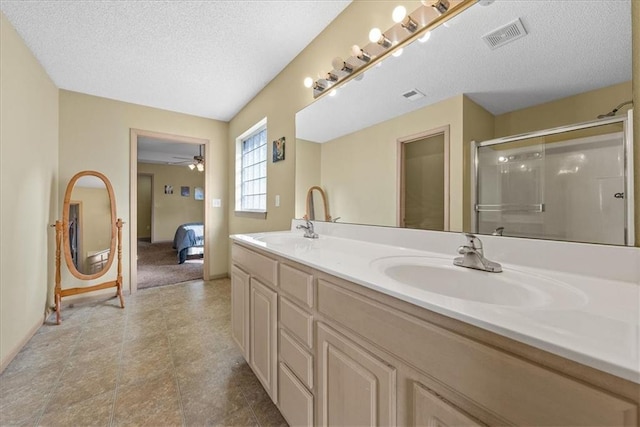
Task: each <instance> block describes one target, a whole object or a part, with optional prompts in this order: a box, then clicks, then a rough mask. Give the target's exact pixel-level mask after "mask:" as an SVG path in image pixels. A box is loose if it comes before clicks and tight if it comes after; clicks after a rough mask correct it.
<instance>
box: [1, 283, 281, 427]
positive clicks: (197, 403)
mask: <svg viewBox="0 0 640 427" xmlns="http://www.w3.org/2000/svg"><path fill="white" fill-rule="evenodd" d="M126 304H127V308H125V309H124V310H122V309H120V308H119V306H118V301H117V300H115V299H106V300H101V301H97V302H95V303H86V304H81V305H76V306H74V307H64V311H63V316H64V317H63V323H62V325H60V326H50V325H44V326H43V327H42V328H40V330H39V331H38V332H37V333H36V335H35V336H34V339H33V340H32V341H31V342H30V343H29V344H28V345H27V346H25V349H24V351H23V352H22V353H21V354H20V355H19V356H18V357H17V358H16V359H15V361H14V362H13V363H12V364H10V365H9V367H8V368H7V369H6V370H5V372H4V373H3V374H2V375H1V376H0V391H1V394H0V425H5V424H9V425H11V424H17V425H34V424H35V423H36V422H37V421H38V419H39V417H40V416H41V415H42V419H41V425H69V426H72V425H73V426H75V425H90V424H95V425H109V424H110V420H111V421H113V423H111V425H152V426H165V425H167V426H173V425H183V424H186V425H189V426H190V425H224V426H230V425H242V426H249V425H271V424H272V425H279V424H282V423H283V422H284V420H283V419H282V417H280V416H279V413H278V412H277V409H275V405H273V403H272V402H271V401H270V399H269V398H268V396H267V394H266V392H265V391H264V389H263V388H262V385H261V384H260V383H259V381H258V380H257V378H256V377H255V375H254V374H253V372H252V371H251V368H250V367H249V366H248V365H247V363H246V362H245V361H244V358H243V357H242V355H241V354H240V352H239V350H238V349H237V347H236V346H235V343H234V342H233V340H232V339H231V336H230V331H229V321H230V320H229V319H230V282H229V280H217V281H212V282H203V281H196V282H192V283H184V284H178V285H172V286H167V287H164V288H153V289H149V290H144V291H140V292H139V293H137V294H136V295H134V296H131V297H129V298H127V299H126ZM65 320H66V322H65ZM61 372H64V374H62V376H61ZM45 404H46V408H45V407H44V406H45ZM274 411H276V412H274Z"/></svg>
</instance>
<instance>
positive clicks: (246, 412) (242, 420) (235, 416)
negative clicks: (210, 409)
mask: <svg viewBox="0 0 640 427" xmlns="http://www.w3.org/2000/svg"><path fill="white" fill-rule="evenodd" d="M207 425H209V426H215V427H235V426H238V427H240V426H242V427H250V426H256V427H257V426H259V424H258V420H257V419H256V417H255V415H254V414H253V410H251V408H249V407H248V406H247V407H244V408H242V409H239V410H237V411H236V412H233V413H231V414H229V415H228V416H226V417H225V418H223V419H218V420H214V421H213V422H211V423H208V424H207Z"/></svg>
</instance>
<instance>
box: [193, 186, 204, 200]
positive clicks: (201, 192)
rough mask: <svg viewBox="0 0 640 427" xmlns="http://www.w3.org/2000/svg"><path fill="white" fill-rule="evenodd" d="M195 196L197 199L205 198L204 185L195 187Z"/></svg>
mask: <svg viewBox="0 0 640 427" xmlns="http://www.w3.org/2000/svg"><path fill="white" fill-rule="evenodd" d="M193 196H194V197H195V199H196V200H204V190H202V187H196V188H194V189H193Z"/></svg>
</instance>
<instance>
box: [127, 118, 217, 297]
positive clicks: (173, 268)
mask: <svg viewBox="0 0 640 427" xmlns="http://www.w3.org/2000/svg"><path fill="white" fill-rule="evenodd" d="M150 141H151V144H149V142H150ZM208 144H209V141H208V140H205V139H201V138H193V137H186V136H178V135H170V134H163V133H158V132H152V131H144V130H137V129H131V132H130V147H131V151H130V159H131V161H130V193H129V194H130V217H129V218H130V240H129V249H130V254H131V258H130V265H129V267H130V268H129V270H130V275H129V277H130V291H131V292H132V293H134V292H136V291H137V290H138V289H139V286H138V284H139V279H143V281H144V282H145V286H141V287H149V286H148V283H146V282H148V280H147V279H148V277H146V276H145V277H142V275H140V276H139V274H138V273H139V271H138V264H139V262H140V261H141V259H143V261H144V262H145V263H147V264H148V258H149V257H148V255H149V250H148V249H155V248H159V250H161V251H162V253H161V252H158V254H157V256H158V257H157V258H156V260H155V261H151V262H157V264H154V265H153V266H152V268H146V270H145V272H149V271H153V272H154V273H160V274H157V278H158V279H161V278H162V279H163V280H162V283H159V282H158V283H159V284H158V283H155V284H154V286H159V285H163V284H169V283H164V282H165V281H166V280H165V279H167V278H168V277H171V278H172V279H171V280H173V281H171V282H170V283H178V282H182V281H186V280H195V279H196V277H195V276H194V274H195V273H194V265H193V264H194V263H193V262H181V257H179V256H178V255H179V251H177V250H176V249H175V248H174V246H175V242H174V236H175V235H177V232H178V228H179V226H181V225H184V224H188V223H192V222H197V223H199V224H200V225H199V227H200V231H199V236H201V239H200V241H199V247H198V248H189V249H190V251H189V252H190V253H192V251H191V250H192V249H193V252H194V253H196V252H198V251H199V255H193V258H196V257H199V259H198V261H197V262H195V263H197V264H199V265H198V266H197V268H198V273H197V276H198V277H197V278H202V279H204V280H208V279H209V277H210V274H209V266H208V256H209V253H210V252H209V251H208V246H209V244H210V242H208V241H207V239H204V236H205V234H206V233H205V232H206V230H207V218H208V216H209V208H208V206H207V203H205V200H206V198H205V196H206V194H207V182H208V177H209V168H207V167H206V153H207V146H208ZM149 145H152V146H153V147H154V148H153V150H152V151H154V154H153V155H157V156H158V157H157V158H154V159H152V160H149V159H146V160H145V161H144V162H142V163H140V164H138V156H139V146H147V147H148V146H149ZM174 146H180V147H182V148H184V147H186V149H187V150H188V151H193V153H191V154H190V158H191V159H192V160H193V159H194V157H198V158H199V159H200V160H201V162H202V163H203V165H205V167H204V170H203V171H200V170H199V169H196V168H195V167H194V168H189V167H188V166H189V164H190V162H189V161H184V160H182V159H175V158H173V156H180V155H181V153H175V152H173V151H172V147H174ZM167 156H171V157H169V158H170V159H171V160H173V161H171V160H170V161H167V160H166V159H167ZM156 169H157V170H156ZM196 176H197V177H199V178H198V180H197V181H194V179H195V177H196ZM196 194H198V195H199V196H200V197H196ZM140 244H144V245H146V246H145V248H143V250H140V249H139V245H140ZM148 246H152V247H153V248H149V247H148ZM143 252H144V253H143ZM189 259H191V258H189ZM147 267H149V265H147ZM164 270H166V272H164ZM141 271H142V270H141ZM165 273H166V274H165ZM141 274H142V273H141ZM145 274H146V273H145Z"/></svg>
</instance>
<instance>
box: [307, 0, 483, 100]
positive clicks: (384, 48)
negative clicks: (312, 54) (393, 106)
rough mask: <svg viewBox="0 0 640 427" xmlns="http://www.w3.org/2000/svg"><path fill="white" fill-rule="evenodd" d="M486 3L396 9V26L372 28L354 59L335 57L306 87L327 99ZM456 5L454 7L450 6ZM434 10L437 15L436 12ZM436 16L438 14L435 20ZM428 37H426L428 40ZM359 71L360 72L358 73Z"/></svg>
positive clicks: (439, 0) (443, 0) (427, 2)
mask: <svg viewBox="0 0 640 427" xmlns="http://www.w3.org/2000/svg"><path fill="white" fill-rule="evenodd" d="M479 1H483V0H422V1H421V3H422V6H420V7H418V8H417V9H416V10H414V11H413V12H412V13H411V14H409V15H407V14H406V9H405V8H404V6H397V7H396V8H395V9H394V11H393V14H392V18H393V20H394V22H396V24H395V25H394V26H393V27H391V28H390V29H388V30H387V31H385V32H382V31H381V30H380V29H378V28H373V29H372V30H371V32H370V33H369V40H370V43H369V44H368V45H367V46H364V47H363V48H361V47H360V46H358V45H354V46H353V47H352V48H351V55H352V56H351V57H349V58H347V59H345V60H342V59H341V58H339V57H338V58H334V60H333V61H332V64H331V65H332V67H333V69H332V70H331V71H329V72H328V73H327V74H326V75H323V74H321V75H322V77H320V78H318V79H317V80H315V81H314V80H313V79H311V78H310V77H307V78H305V79H304V80H305V82H304V83H305V87H309V88H311V89H312V91H313V97H314V98H318V97H320V96H324V95H325V94H326V93H329V92H331V91H328V90H327V89H328V88H330V87H331V89H332V90H335V89H336V88H335V86H336V85H338V84H341V83H346V82H347V81H350V80H351V79H355V78H356V77H358V78H359V79H361V78H362V73H364V72H365V71H366V70H368V69H369V68H370V67H372V66H374V65H377V64H378V63H379V62H380V61H382V60H383V59H385V58H386V57H387V56H389V55H391V54H393V53H395V52H397V51H401V50H402V48H403V47H404V46H405V45H408V44H409V43H412V42H413V41H414V40H417V39H420V38H421V37H423V36H425V35H426V34H428V33H429V32H430V31H431V30H432V29H434V28H435V27H437V26H438V25H440V24H441V23H444V22H445V21H447V20H449V19H451V18H453V17H455V16H457V15H458V14H459V13H460V12H462V11H464V10H466V9H467V8H468V7H470V6H472V5H474V4H475V3H477V2H479ZM450 2H451V3H454V4H453V5H451V4H450ZM434 11H435V13H434ZM434 15H436V16H435V17H434ZM427 39H428V37H424V40H425V41H426V40H427ZM356 71H357V72H356Z"/></svg>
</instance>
